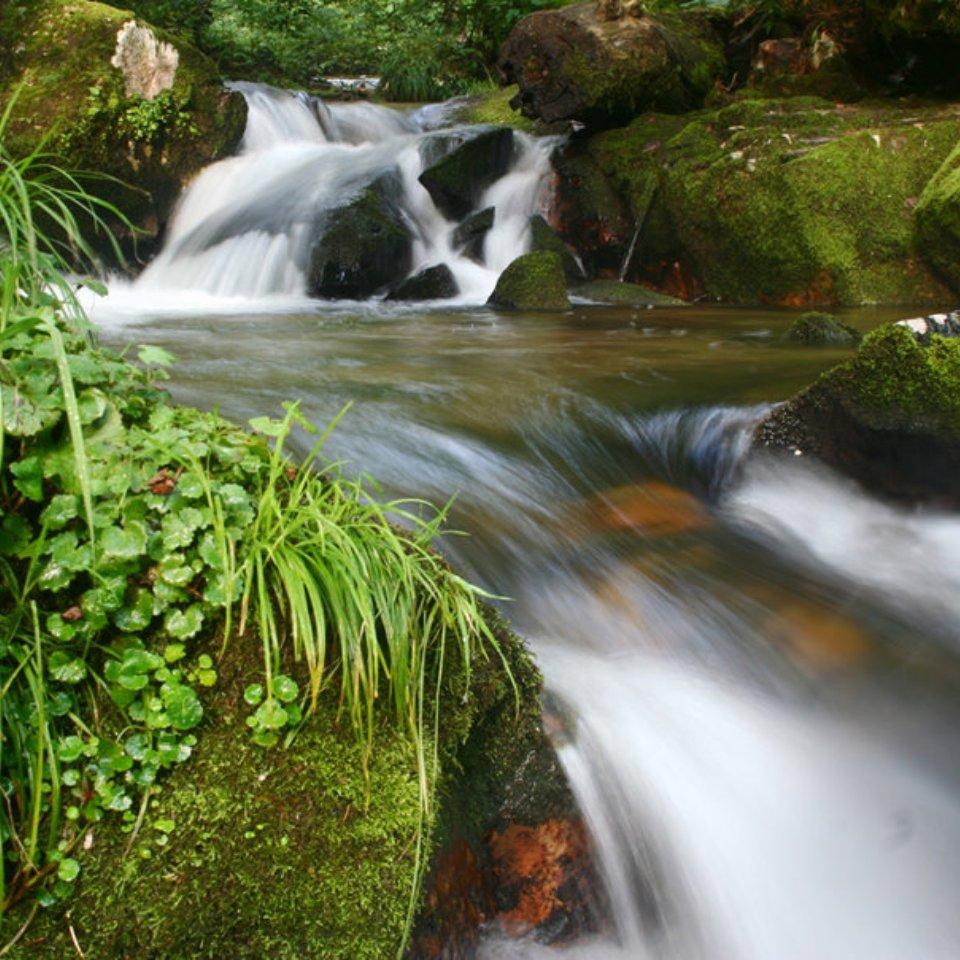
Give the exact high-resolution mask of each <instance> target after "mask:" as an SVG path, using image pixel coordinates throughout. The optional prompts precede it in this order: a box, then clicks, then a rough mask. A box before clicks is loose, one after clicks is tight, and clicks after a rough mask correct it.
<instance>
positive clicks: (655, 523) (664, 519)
mask: <svg viewBox="0 0 960 960" xmlns="http://www.w3.org/2000/svg"><path fill="white" fill-rule="evenodd" d="M594 512H595V514H596V517H597V521H598V523H599V526H600V528H601V529H604V530H630V529H640V530H643V531H644V532H646V533H650V534H653V535H654V536H659V537H663V536H670V535H672V534H678V533H689V532H691V531H693V530H700V529H703V528H704V527H708V526H710V525H711V523H712V520H711V518H710V515H709V514H708V513H707V512H706V510H704V508H703V506H702V505H701V504H700V501H699V500H697V498H696V497H695V496H693V494H690V493H687V492H686V491H685V490H681V489H680V488H679V487H675V486H673V485H672V484H669V483H663V482H662V481H659V480H650V481H648V482H646V483H638V484H634V485H632V486H629V487H617V488H615V489H613V490H608V491H607V492H606V493H604V495H603V496H602V497H600V498H598V499H597V500H596V501H594Z"/></svg>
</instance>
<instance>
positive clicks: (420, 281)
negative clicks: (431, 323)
mask: <svg viewBox="0 0 960 960" xmlns="http://www.w3.org/2000/svg"><path fill="white" fill-rule="evenodd" d="M459 292H460V288H459V287H458V286H457V281H456V280H455V279H454V276H453V271H452V270H451V269H450V268H449V267H448V266H447V265H446V264H445V263H438V264H437V265H436V266H434V267H428V268H427V269H426V270H421V271H420V273H418V274H417V275H416V276H413V277H409V278H408V279H406V280H404V281H403V283H401V284H400V286H399V287H395V288H394V289H393V290H391V291H390V296H389V297H387V299H388V300H449V299H450V298H451V297H455V296H456V295H457V294H458V293H459Z"/></svg>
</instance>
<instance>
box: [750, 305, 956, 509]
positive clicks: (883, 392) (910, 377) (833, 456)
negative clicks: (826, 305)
mask: <svg viewBox="0 0 960 960" xmlns="http://www.w3.org/2000/svg"><path fill="white" fill-rule="evenodd" d="M958 330H960V314H957V315H955V316H954V319H953V320H950V319H949V317H943V318H933V319H932V320H926V319H925V320H918V321H910V322H908V323H906V324H888V325H886V326H883V327H881V328H880V329H878V330H875V331H873V332H872V333H870V334H869V335H868V336H867V337H865V338H864V340H863V344H862V345H861V347H860V351H859V353H858V354H857V356H856V357H855V358H854V359H852V360H850V361H848V362H846V363H843V364H841V365H840V366H838V367H835V368H833V369H832V370H830V371H828V372H827V373H826V374H824V375H823V376H822V377H820V379H819V380H817V381H816V382H815V383H814V384H813V385H812V386H810V387H808V388H807V389H806V390H804V391H803V392H802V393H800V394H798V395H797V396H796V397H794V398H793V399H792V400H790V401H789V402H787V403H786V404H784V405H782V406H780V407H778V408H777V409H776V410H774V411H773V413H771V414H770V415H769V416H768V417H767V418H766V419H765V420H764V421H763V422H762V423H761V424H760V426H759V427H758V429H757V432H756V437H755V440H756V445H757V446H758V447H760V448H762V449H767V450H772V451H778V452H781V453H785V454H788V455H790V456H812V457H815V458H817V459H818V460H820V461H822V462H823V463H826V464H827V465H828V466H830V467H832V468H833V469H835V470H837V471H839V472H840V473H843V474H845V475H847V476H849V477H851V478H853V479H854V480H856V481H858V482H859V483H860V484H861V485H862V486H863V487H864V488H866V489H867V490H869V491H870V492H871V493H874V494H876V495H879V496H883V497H886V498H889V499H891V500H895V501H905V502H908V503H916V502H926V503H931V504H935V505H938V506H944V507H949V508H952V509H956V508H958V507H960V486H958V484H957V479H956V478H957V476H958V472H960V339H956V338H955V337H949V338H948V337H944V336H942V335H941V333H940V332H938V331H942V332H944V333H951V332H952V331H958Z"/></svg>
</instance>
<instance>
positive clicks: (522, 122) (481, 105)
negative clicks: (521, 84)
mask: <svg viewBox="0 0 960 960" xmlns="http://www.w3.org/2000/svg"><path fill="white" fill-rule="evenodd" d="M516 95H517V88H516V86H512V87H503V88H502V89H500V88H497V89H493V90H490V91H488V92H486V93H481V94H477V95H476V96H473V97H470V98H469V99H468V100H467V101H466V102H465V103H464V105H463V107H462V109H461V110H460V111H459V114H458V118H459V119H460V120H461V121H462V122H463V123H476V124H490V125H493V126H502V127H513V128H514V129H515V130H522V131H524V132H525V133H540V132H542V131H543V124H541V123H538V122H537V121H536V120H530V119H529V118H527V117H525V116H524V115H523V114H522V113H519V112H518V111H516V110H514V109H513V107H512V106H511V105H510V101H511V100H513V98H514V97H515V96H516Z"/></svg>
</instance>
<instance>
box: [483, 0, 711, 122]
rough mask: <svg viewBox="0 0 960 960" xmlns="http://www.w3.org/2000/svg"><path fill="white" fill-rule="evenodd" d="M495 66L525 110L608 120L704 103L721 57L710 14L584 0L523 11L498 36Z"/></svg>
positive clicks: (542, 115)
mask: <svg viewBox="0 0 960 960" xmlns="http://www.w3.org/2000/svg"><path fill="white" fill-rule="evenodd" d="M498 68H499V70H500V73H501V75H502V76H503V78H504V80H505V81H506V82H508V83H516V84H518V85H519V94H518V97H517V101H516V103H517V105H518V106H519V108H520V110H521V112H522V113H523V114H524V115H525V116H527V117H530V118H535V119H539V120H543V121H545V122H547V123H553V122H556V121H558V120H577V121H580V122H582V123H587V124H589V125H593V126H611V125H615V124H616V123H622V122H624V121H625V120H627V119H629V118H630V117H634V116H636V115H637V114H638V113H642V112H643V111H644V110H665V111H670V112H682V111H685V110H693V109H696V108H697V107H699V106H702V104H703V102H704V98H705V97H706V94H707V93H708V92H709V91H710V89H711V88H712V87H713V85H714V83H715V81H716V80H717V79H718V78H719V77H720V76H721V75H722V74H723V72H724V68H725V59H724V53H723V49H722V46H721V44H720V42H719V40H718V39H717V36H716V35H715V33H714V31H713V28H712V26H711V21H710V17H709V16H708V15H707V14H703V13H701V12H693V13H689V12H688V13H676V14H658V15H657V16H656V17H654V16H648V15H646V14H644V13H643V12H642V11H641V10H640V9H639V8H638V7H635V6H632V7H630V9H629V10H628V9H627V8H626V7H625V6H619V5H618V7H617V8H607V9H604V8H602V7H601V6H600V5H598V4H597V3H594V2H589V3H578V4H575V5H573V6H567V7H564V8H562V9H559V10H543V11H540V12H538V13H534V14H532V15H531V16H529V17H525V18H524V19H523V20H521V21H520V23H518V24H517V26H516V27H515V28H514V30H513V32H512V33H511V34H510V36H509V37H508V38H507V40H506V42H505V43H504V44H503V47H502V48H501V50H500V58H499V62H498Z"/></svg>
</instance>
